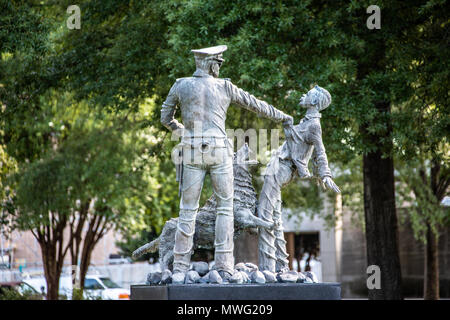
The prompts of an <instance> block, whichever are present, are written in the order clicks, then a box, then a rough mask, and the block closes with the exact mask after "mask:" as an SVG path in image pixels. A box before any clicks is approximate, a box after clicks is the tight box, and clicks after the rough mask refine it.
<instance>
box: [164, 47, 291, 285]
mask: <svg viewBox="0 0 450 320" xmlns="http://www.w3.org/2000/svg"><path fill="white" fill-rule="evenodd" d="M226 49H227V46H224V45H221V46H216V47H211V48H204V49H199V50H192V52H193V53H194V56H195V64H196V71H195V72H194V74H193V76H192V77H187V78H181V79H177V81H176V82H175V84H174V85H173V86H172V88H171V89H170V91H169V94H168V96H167V98H166V100H165V102H164V103H163V105H162V109H161V123H162V124H163V125H164V126H166V127H167V128H168V129H170V130H178V129H180V130H181V131H182V139H181V143H180V145H179V146H180V149H181V153H182V163H181V164H180V165H179V166H178V167H177V169H178V170H177V176H178V179H179V182H180V195H181V201H180V213H179V217H178V222H177V229H176V232H175V244H174V248H173V257H174V260H173V272H174V275H173V276H174V278H175V277H176V278H183V277H184V274H185V273H186V272H187V271H188V269H189V267H190V257H191V254H192V248H193V240H194V234H195V222H196V216H197V211H198V207H199V199H200V193H201V191H202V187H203V180H204V177H205V174H206V173H207V172H209V173H210V175H211V181H212V187H213V190H214V195H215V197H216V201H217V211H216V219H215V220H216V221H215V241H214V247H215V267H216V269H217V271H219V274H220V276H221V277H222V278H225V279H226V278H229V277H231V275H232V274H233V271H234V257H233V232H234V226H233V224H234V221H233V220H234V219H233V159H232V155H233V151H232V146H231V143H230V141H229V140H228V138H227V135H226V132H225V118H226V113H227V110H228V107H229V105H230V103H235V104H237V105H239V106H241V107H243V108H245V109H248V110H251V111H253V112H256V113H259V114H260V115H262V116H265V117H267V118H269V119H272V120H274V121H278V122H280V121H283V122H285V123H286V124H292V123H293V119H292V117H291V116H289V115H286V114H285V113H283V112H281V111H280V110H278V109H276V108H274V107H273V106H272V105H269V104H268V103H266V102H264V101H261V100H258V99H256V98H255V97H254V96H252V95H251V94H249V93H248V92H246V91H244V90H242V89H240V88H238V87H236V86H235V85H233V84H232V83H231V81H229V80H227V79H220V78H218V77H219V69H220V67H221V65H222V63H223V62H224V59H223V55H222V54H223V52H224V51H225V50H226ZM177 106H179V107H180V109H181V117H182V122H183V124H180V123H179V122H178V121H177V120H175V118H174V115H175V111H176V107H177ZM177 274H179V275H178V276H177Z"/></svg>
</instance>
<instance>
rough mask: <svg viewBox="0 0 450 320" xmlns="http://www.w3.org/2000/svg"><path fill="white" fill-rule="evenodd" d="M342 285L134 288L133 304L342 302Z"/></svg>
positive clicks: (198, 285)
mask: <svg viewBox="0 0 450 320" xmlns="http://www.w3.org/2000/svg"><path fill="white" fill-rule="evenodd" d="M340 299H341V285H340V284H339V283H266V284H177V285H175V284H169V285H158V286H149V285H135V286H131V300H340Z"/></svg>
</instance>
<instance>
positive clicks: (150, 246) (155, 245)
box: [132, 237, 159, 259]
mask: <svg viewBox="0 0 450 320" xmlns="http://www.w3.org/2000/svg"><path fill="white" fill-rule="evenodd" d="M158 249H159V237H158V238H156V239H155V240H153V241H152V242H149V243H147V244H144V245H143V246H142V247H139V248H138V249H136V250H134V251H133V255H132V256H133V258H134V259H136V258H139V257H140V256H142V255H143V254H144V253H147V252H155V251H156V250H158Z"/></svg>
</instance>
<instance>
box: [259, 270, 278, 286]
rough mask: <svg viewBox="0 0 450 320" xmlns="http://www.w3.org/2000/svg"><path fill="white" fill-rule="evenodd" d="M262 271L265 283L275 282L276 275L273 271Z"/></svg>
mask: <svg viewBox="0 0 450 320" xmlns="http://www.w3.org/2000/svg"><path fill="white" fill-rule="evenodd" d="M262 273H263V274H264V277H265V278H266V282H267V283H274V282H277V276H276V274H275V273H272V272H270V271H269V270H264V271H263V272H262Z"/></svg>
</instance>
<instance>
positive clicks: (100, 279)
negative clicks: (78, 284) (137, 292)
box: [84, 275, 130, 300]
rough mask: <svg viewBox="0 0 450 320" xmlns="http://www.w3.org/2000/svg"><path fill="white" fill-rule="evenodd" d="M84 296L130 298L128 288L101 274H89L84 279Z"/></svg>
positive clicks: (103, 298) (115, 298)
mask: <svg viewBox="0 0 450 320" xmlns="http://www.w3.org/2000/svg"><path fill="white" fill-rule="evenodd" d="M84 289H85V296H86V297H87V298H93V299H95V298H101V299H102V300H130V290H129V289H124V288H121V287H120V286H119V285H117V284H116V283H115V282H113V281H112V280H111V279H110V278H108V277H107V276H103V275H89V276H86V279H85V280H84Z"/></svg>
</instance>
